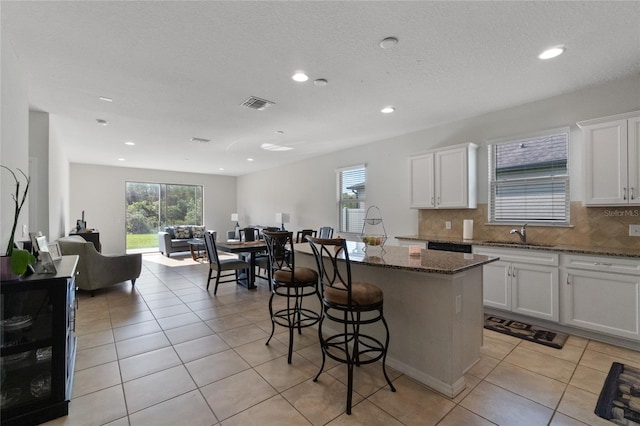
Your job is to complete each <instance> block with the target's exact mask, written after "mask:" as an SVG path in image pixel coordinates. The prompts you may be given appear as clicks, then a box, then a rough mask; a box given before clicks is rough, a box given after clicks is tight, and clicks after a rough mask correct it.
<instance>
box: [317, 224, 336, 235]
mask: <svg viewBox="0 0 640 426" xmlns="http://www.w3.org/2000/svg"><path fill="white" fill-rule="evenodd" d="M318 238H333V228H332V227H330V226H323V227H322V228H320V231H319V232H318Z"/></svg>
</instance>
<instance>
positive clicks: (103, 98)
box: [98, 96, 113, 102]
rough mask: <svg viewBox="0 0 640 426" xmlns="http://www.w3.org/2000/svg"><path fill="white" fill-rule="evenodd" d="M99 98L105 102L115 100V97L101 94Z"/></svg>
mask: <svg viewBox="0 0 640 426" xmlns="http://www.w3.org/2000/svg"><path fill="white" fill-rule="evenodd" d="M98 99H100V100H101V101H105V102H113V99H111V98H107V97H106V96H100V97H99V98H98Z"/></svg>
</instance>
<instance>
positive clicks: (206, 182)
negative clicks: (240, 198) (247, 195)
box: [66, 163, 237, 253]
mask: <svg viewBox="0 0 640 426" xmlns="http://www.w3.org/2000/svg"><path fill="white" fill-rule="evenodd" d="M69 170H70V175H69V179H70V194H71V198H70V213H69V215H70V216H69V217H68V220H67V222H66V233H67V234H68V233H69V231H71V230H72V229H74V228H75V225H76V219H80V217H81V214H82V211H83V210H84V212H85V220H86V221H87V227H89V228H96V229H97V230H98V231H99V232H100V242H101V243H102V251H103V253H124V252H125V247H126V239H125V212H126V211H125V183H126V182H127V181H132V182H152V183H175V184H188V185H203V187H204V225H205V226H206V227H207V229H215V230H217V231H218V232H219V233H221V232H224V231H226V230H227V229H233V226H234V223H232V222H231V213H234V212H235V209H236V205H237V200H236V193H237V189H236V180H237V179H236V178H235V177H230V176H218V175H206V174H197V173H176V172H169V171H162V170H147V169H133V168H125V167H106V166H96V165H88V164H77V163H71V165H70V169H69Z"/></svg>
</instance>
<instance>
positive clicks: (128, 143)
mask: <svg viewBox="0 0 640 426" xmlns="http://www.w3.org/2000/svg"><path fill="white" fill-rule="evenodd" d="M124 144H125V145H129V146H134V145H135V144H136V143H135V142H131V141H127V142H125V143H124Z"/></svg>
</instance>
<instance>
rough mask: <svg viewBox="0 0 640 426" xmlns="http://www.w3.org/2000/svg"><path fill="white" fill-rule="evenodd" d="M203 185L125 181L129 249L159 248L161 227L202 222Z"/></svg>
mask: <svg viewBox="0 0 640 426" xmlns="http://www.w3.org/2000/svg"><path fill="white" fill-rule="evenodd" d="M202 192H203V191H202V186H201V185H177V184H168V183H145V182H127V183H126V191H125V193H126V195H125V196H126V209H127V212H126V224H127V226H126V229H127V235H126V238H127V251H154V250H157V249H158V231H161V230H164V229H165V227H167V226H174V225H202V224H203V223H202V222H203V207H202V206H203V199H202Z"/></svg>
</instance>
